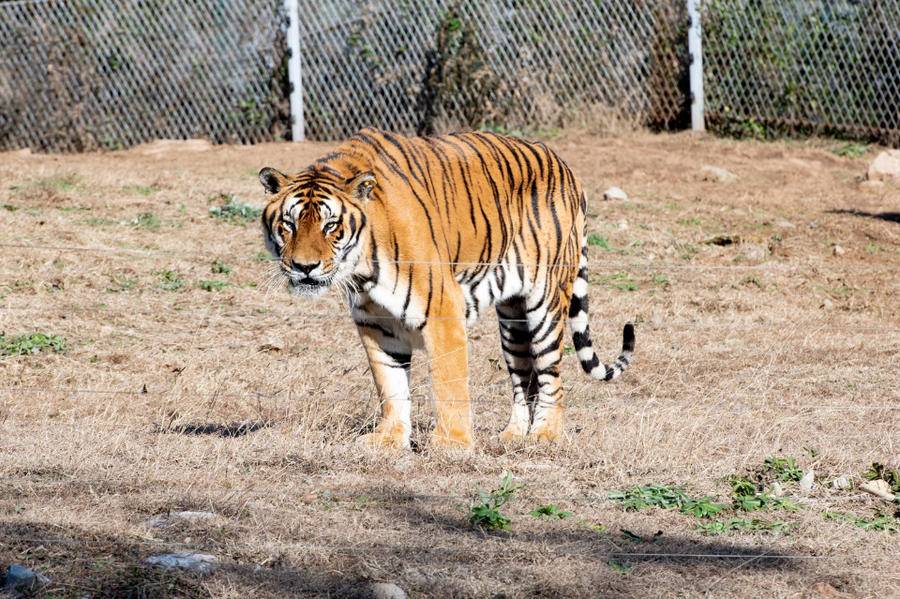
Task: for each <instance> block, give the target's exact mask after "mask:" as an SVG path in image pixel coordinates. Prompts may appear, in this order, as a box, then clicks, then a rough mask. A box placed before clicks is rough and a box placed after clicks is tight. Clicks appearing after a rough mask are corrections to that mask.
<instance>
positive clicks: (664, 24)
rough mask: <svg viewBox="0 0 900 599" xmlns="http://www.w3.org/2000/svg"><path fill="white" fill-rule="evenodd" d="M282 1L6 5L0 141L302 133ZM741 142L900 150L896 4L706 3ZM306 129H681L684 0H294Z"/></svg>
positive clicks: (684, 113)
mask: <svg viewBox="0 0 900 599" xmlns="http://www.w3.org/2000/svg"><path fill="white" fill-rule="evenodd" d="M283 4H284V3H283V1H282V0H192V1H191V2H180V1H176V0H0V149H15V148H21V147H31V148H34V149H37V150H44V151H83V150H90V149H97V148H101V149H114V148H121V147H128V146H131V145H134V144H137V143H141V142H144V141H149V140H152V139H157V138H190V137H205V138H209V139H211V140H213V141H214V142H221V143H233V142H238V143H253V142H259V141H266V140H278V139H287V138H289V135H290V114H289V112H290V108H289V101H288V95H289V84H288V82H287V68H286V62H287V60H286V51H285V47H286V43H285V12H284V8H283ZM702 7H703V26H704V36H703V44H704V46H703V52H704V61H705V65H704V74H705V89H706V106H707V117H708V122H709V125H710V126H711V128H713V129H714V130H717V131H720V132H724V133H726V134H730V135H735V134H737V135H751V136H760V135H775V134H782V133H785V132H798V133H831V134H839V135H844V136H853V137H860V138H864V139H876V140H879V141H883V142H887V143H890V144H894V145H898V144H900V0H705V1H704V2H703V4H702ZM299 15H300V19H299V24H300V37H301V39H300V47H301V54H302V56H301V60H302V83H303V100H304V102H303V104H304V112H305V124H306V132H307V135H308V136H309V137H310V138H312V139H323V140H324V139H340V138H343V137H346V136H348V135H350V134H352V133H353V132H355V131H356V130H358V129H359V128H361V127H364V126H377V127H381V128H385V129H393V130H398V131H403V132H408V133H412V132H420V133H431V132H440V131H445V130H452V129H467V128H479V127H480V128H490V129H495V130H505V131H513V132H515V131H522V132H527V133H535V132H541V131H544V132H547V131H548V130H552V129H556V128H562V127H572V126H575V127H583V128H587V129H601V128H609V127H621V126H624V127H634V126H641V127H651V128H658V129H663V128H681V127H684V126H686V125H687V124H688V109H689V106H688V104H689V102H690V98H689V94H688V92H687V90H688V81H687V78H688V56H687V28H688V20H687V15H686V9H685V2H684V1H683V0H481V1H477V0H299Z"/></svg>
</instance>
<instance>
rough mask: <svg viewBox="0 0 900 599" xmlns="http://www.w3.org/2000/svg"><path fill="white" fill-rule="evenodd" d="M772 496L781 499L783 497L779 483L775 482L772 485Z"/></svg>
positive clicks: (782, 490) (782, 489)
mask: <svg viewBox="0 0 900 599" xmlns="http://www.w3.org/2000/svg"><path fill="white" fill-rule="evenodd" d="M772 495H774V496H775V497H782V496H783V495H784V488H783V487H782V486H781V483H780V482H778V481H775V482H774V483H772Z"/></svg>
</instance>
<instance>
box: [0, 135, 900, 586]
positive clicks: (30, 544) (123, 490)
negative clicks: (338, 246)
mask: <svg viewBox="0 0 900 599" xmlns="http://www.w3.org/2000/svg"><path fill="white" fill-rule="evenodd" d="M553 145H554V146H555V147H557V148H558V149H559V150H560V152H561V153H562V154H563V156H564V157H566V158H567V159H568V160H569V161H570V163H571V165H572V166H573V167H574V169H575V170H576V172H578V173H579V174H580V175H581V176H582V178H583V179H584V180H585V183H586V187H587V189H588V192H589V196H590V198H591V199H590V201H589V205H590V209H589V213H590V218H589V228H590V231H591V232H592V233H594V234H595V235H597V236H600V237H602V238H603V239H604V240H605V244H606V245H607V246H608V247H609V248H610V249H609V251H607V250H606V249H603V248H602V247H601V246H595V247H592V248H591V255H590V258H591V264H590V266H591V271H592V282H593V285H592V289H591V309H592V315H591V321H592V324H593V330H594V331H595V333H594V335H595V343H596V344H597V345H598V347H600V348H605V351H604V353H605V355H606V356H607V357H608V358H611V357H612V356H613V355H614V354H615V351H616V350H617V349H618V344H619V341H620V339H619V335H620V332H621V324H622V323H623V322H625V321H626V320H634V321H635V322H637V323H638V331H637V348H638V353H637V361H636V364H635V365H634V366H633V368H632V369H631V370H629V371H628V372H627V373H626V375H625V376H624V377H623V379H622V380H621V381H619V382H616V383H614V384H603V383H599V382H592V381H590V380H588V379H587V378H586V377H584V375H583V374H582V373H581V372H580V369H579V367H578V364H577V361H576V360H575V358H574V356H570V357H569V358H568V359H567V361H566V363H565V369H564V377H565V378H564V380H565V382H566V388H567V390H568V395H567V403H568V406H569V408H568V411H567V435H566V439H565V440H564V442H563V443H562V444H561V445H559V446H558V447H554V448H547V447H529V446H521V447H515V448H505V447H503V446H501V445H500V444H499V442H498V441H497V439H496V434H497V431H498V430H499V429H500V428H501V427H502V425H503V424H504V423H505V421H506V417H507V415H508V409H509V407H508V402H509V399H510V391H509V388H508V382H507V376H506V374H505V372H504V370H503V369H502V368H501V367H500V365H501V364H502V357H501V354H500V347H499V341H498V336H497V333H496V330H495V327H496V323H495V321H494V319H493V318H485V319H484V320H483V321H482V322H480V323H479V324H478V325H477V326H476V327H475V328H474V330H473V331H472V341H471V344H470V352H471V363H472V364H473V372H472V382H471V385H472V389H473V394H474V396H475V398H476V403H475V413H476V427H477V429H476V435H477V445H478V447H477V449H476V450H475V451H474V452H473V453H471V454H462V455H456V454H446V453H440V452H434V451H429V450H428V448H427V447H425V446H424V445H425V443H426V439H427V432H428V429H429V427H430V418H431V413H430V407H429V401H428V397H429V386H428V381H427V379H426V378H425V376H424V374H423V373H422V372H421V369H419V370H420V372H417V373H416V375H415V380H414V387H415V389H416V391H415V396H416V400H415V408H414V426H415V431H414V440H415V441H418V442H419V443H421V444H422V447H421V448H420V450H419V451H417V452H414V453H408V454H403V453H401V454H388V455H379V454H377V453H375V452H372V451H370V450H368V449H363V448H360V447H358V446H356V445H354V443H353V440H354V438H355V437H356V436H358V435H359V434H360V433H361V432H363V431H365V430H366V429H367V427H369V426H371V424H372V421H373V416H374V414H375V413H376V406H375V405H374V403H373V388H372V384H371V381H370V377H369V374H368V372H367V368H366V362H365V356H364V353H363V351H362V348H361V347H360V344H359V342H358V340H357V338H356V334H355V331H354V328H353V325H352V323H351V322H350V319H349V317H348V316H347V315H346V310H345V309H344V308H343V307H342V305H341V301H340V299H339V298H338V297H337V296H328V297H325V298H323V299H321V300H316V301H309V300H306V301H299V300H297V299H292V298H290V297H289V296H287V295H286V294H282V293H280V292H279V291H277V290H272V291H268V292H266V291H264V290H263V289H261V287H260V285H261V284H262V282H263V279H264V270H265V264H264V262H261V261H260V260H259V258H258V254H259V252H260V251H261V250H262V249H263V248H262V244H261V241H260V238H259V237H260V236H259V232H258V228H257V226H256V225H255V224H251V225H248V226H241V225H234V224H227V223H223V222H221V221H218V220H215V219H213V218H211V217H210V216H209V212H208V210H209V207H210V205H211V202H213V201H214V200H213V198H215V196H216V195H217V194H220V193H223V194H234V195H236V196H237V197H239V198H241V199H242V200H244V201H247V202H250V203H254V204H257V205H259V203H260V202H261V201H262V194H261V190H260V189H259V185H258V183H257V182H256V179H255V174H256V172H257V170H258V169H259V168H260V167H261V166H264V165H272V166H276V167H278V168H280V169H282V170H285V171H291V170H292V169H299V168H301V167H303V166H305V165H306V164H307V163H309V162H310V161H311V160H312V159H313V158H315V157H316V156H317V155H319V154H321V153H323V152H324V151H326V149H327V148H328V147H329V146H328V145H323V144H302V145H287V144H273V145H262V146H255V147H216V148H212V149H207V150H205V151H204V150H203V149H202V148H193V149H192V148H183V147H180V146H178V145H177V144H176V145H174V146H171V147H167V148H164V149H163V150H162V151H155V152H153V151H151V152H148V151H146V149H140V148H139V149H135V150H132V151H129V152H122V153H112V154H89V155H79V156H66V157H60V156H30V155H22V154H15V153H11V154H4V155H0V205H2V206H0V244H2V247H0V331H2V332H5V333H6V334H7V335H19V334H26V333H32V332H46V333H51V334H56V335H60V336H62V337H64V338H65V339H66V343H67V348H68V349H67V351H66V352H65V353H61V354H53V353H40V354H35V355H30V356H18V357H0V566H4V565H5V564H8V563H24V564H27V565H29V566H33V567H35V568H36V569H38V570H40V571H41V572H43V573H45V574H47V575H48V576H50V577H51V578H52V580H53V585H52V587H51V588H50V589H48V590H47V591H46V592H47V593H48V594H52V595H54V596H72V597H82V596H84V595H85V594H86V593H87V594H90V595H91V596H93V597H100V596H122V595H124V594H128V593H131V594H133V595H135V596H141V594H143V596H172V595H178V596H216V597H246V596H287V595H291V594H300V595H322V594H332V595H338V596H353V595H358V594H359V593H360V592H361V590H360V589H362V588H364V584H365V582H367V581H373V580H390V581H394V582H397V583H398V584H400V585H401V586H402V587H404V588H406V589H407V590H408V591H409V592H410V593H411V594H414V595H415V596H434V597H451V596H461V597H462V596H473V597H474V596H478V597H481V596H492V595H500V594H502V595H504V596H509V597H519V596H533V595H540V596H585V595H592V596H596V595H606V596H648V595H653V596H658V595H661V596H671V595H674V594H679V595H683V596H701V595H706V594H710V595H713V596H737V595H751V594H752V595H757V596H798V595H800V596H810V597H816V596H834V597H837V596H843V595H840V593H844V594H846V595H847V596H875V595H882V596H887V595H890V594H891V593H892V592H895V591H896V588H897V585H898V583H900V576H898V572H897V567H896V564H897V559H898V555H897V550H896V540H897V536H896V534H894V535H892V534H890V533H888V532H879V531H866V530H862V529H860V528H857V527H854V526H852V525H851V524H848V523H846V522H839V521H832V520H826V519H824V518H823V516H822V512H824V511H826V510H834V511H842V512H853V513H856V514H858V515H860V516H871V515H872V514H873V513H874V512H875V510H876V509H879V508H881V507H882V506H879V505H878V504H877V501H876V500H875V499H873V498H870V497H868V496H865V495H864V494H862V493H860V492H858V491H854V490H847V491H838V490H835V489H830V488H828V486H827V483H828V481H830V480H831V479H833V478H835V477H837V476H839V475H842V474H849V475H851V476H852V477H855V478H857V479H858V475H859V474H860V473H861V472H862V471H863V470H865V469H866V468H867V467H868V465H869V464H870V463H872V462H874V461H879V462H885V463H890V464H895V465H896V464H898V463H900V448H898V445H897V443H898V441H900V437H898V435H897V430H898V428H900V396H898V389H897V387H898V385H897V371H898V366H900V364H898V356H900V302H898V300H897V298H898V291H900V277H898V276H897V273H898V272H900V223H898V222H897V219H898V215H897V213H898V212H900V192H898V190H896V189H894V188H890V187H882V188H878V187H871V186H868V185H861V183H860V181H859V177H860V175H861V174H862V173H863V172H864V171H865V164H866V160H867V158H863V159H859V160H852V159H847V158H839V157H837V156H835V155H834V154H832V153H831V152H829V151H828V148H829V144H828V143H827V142H816V143H804V144H797V143H773V144H760V143H752V142H742V143H738V142H732V141H727V140H714V139H705V138H701V139H697V138H694V137H691V136H689V135H674V136H672V135H666V136H651V135H646V134H635V135H631V136H628V137H620V138H590V137H585V138H570V139H565V140H557V141H555V142H553ZM704 164H713V165H716V166H720V167H724V168H727V169H729V170H731V171H732V172H734V173H735V174H736V175H737V176H738V180H737V181H736V182H734V183H731V184H724V183H716V182H709V181H703V180H702V176H701V173H700V168H701V166H703V165H704ZM610 185H618V186H620V187H622V188H624V189H625V190H626V191H627V192H628V193H629V195H630V196H631V199H630V200H629V201H628V202H627V203H605V202H602V201H601V196H602V191H603V189H605V188H606V187H608V186H610ZM147 213H152V214H153V215H155V217H156V218H157V221H156V224H154V221H153V219H152V218H150V217H146V216H145V217H141V216H140V215H141V214H147ZM717 235H721V236H731V237H739V238H740V243H736V244H733V245H726V246H718V245H711V244H706V243H704V241H705V240H709V239H711V238H713V237H715V236H717ZM597 242H598V243H600V242H599V241H597ZM835 245H838V246H840V247H841V249H842V250H843V253H841V251H840V250H839V251H838V253H837V254H836V253H835V250H834V246H835ZM215 260H220V261H222V262H224V263H225V264H226V265H228V266H230V267H231V269H232V270H231V272H230V273H228V274H223V273H213V272H212V266H213V262H214V261H215ZM165 271H171V272H172V273H175V274H176V275H177V276H176V278H177V279H179V280H181V281H182V282H183V285H182V287H181V288H179V289H176V290H166V289H164V288H163V287H164V286H165V284H166V283H168V282H171V280H169V281H166V280H165V275H163V274H161V273H163V272H165ZM171 276H172V275H170V279H171ZM212 279H215V280H219V281H222V282H226V283H227V284H228V286H227V287H225V288H224V289H222V290H221V291H205V290H203V289H202V288H201V287H200V281H203V280H212ZM417 359H418V360H419V362H421V360H422V358H421V357H418V358H417ZM775 454H781V455H790V456H794V457H796V458H797V459H798V461H799V462H800V463H801V464H802V465H803V466H804V467H806V468H814V469H815V471H816V473H817V476H818V477H819V480H820V483H821V484H818V485H817V486H816V487H814V489H813V490H812V492H810V493H809V494H806V495H804V494H797V497H795V499H796V500H797V501H798V502H800V503H801V504H802V506H803V509H801V510H800V511H798V512H793V513H777V514H765V515H764V517H765V518H768V519H770V520H772V519H783V520H785V521H787V522H789V523H790V524H791V527H790V529H789V530H788V531H787V532H785V533H781V534H760V533H757V534H741V533H737V534H731V535H725V536H718V537H710V536H704V535H702V534H700V533H699V532H698V531H697V530H696V524H697V522H698V521H697V520H696V519H694V518H691V517H690V516H686V515H682V514H679V513H677V512H674V511H660V510H651V511H646V512H639V513H626V512H623V511H622V509H621V508H620V507H619V506H618V505H616V504H614V503H611V502H609V501H607V500H606V493H607V492H608V491H611V490H614V489H623V488H626V487H630V486H634V485H642V484H651V483H673V482H674V483H681V484H683V485H685V486H686V488H687V489H689V490H690V491H691V492H692V493H694V494H697V495H701V494H709V495H714V496H717V497H719V498H721V499H722V500H726V501H727V495H728V485H727V483H726V482H725V479H726V478H727V477H728V476H730V475H732V474H735V473H743V472H746V471H747V470H748V469H752V468H754V467H756V466H758V465H759V464H760V463H761V462H762V461H763V460H764V458H765V457H767V456H770V455H775ZM507 469H508V470H510V471H512V472H513V473H514V475H515V476H516V478H517V480H518V481H519V482H522V483H524V484H525V485H526V486H525V488H524V489H523V490H522V491H521V492H520V493H519V495H518V496H517V497H516V499H514V500H513V502H512V503H511V504H510V505H509V507H508V509H507V513H508V514H509V515H510V516H511V517H512V518H513V526H512V529H511V530H510V531H509V532H504V533H496V534H485V533H482V532H479V531H476V530H473V529H472V528H471V527H469V526H468V524H467V517H468V515H467V509H468V504H469V498H470V497H471V496H472V493H473V491H474V489H475V488H476V487H482V488H491V487H493V486H494V485H495V484H496V481H497V480H498V477H499V475H500V473H501V472H502V471H504V470H507ZM789 493H797V489H796V488H795V487H791V488H789ZM546 503H554V504H556V505H559V506H560V507H562V508H564V509H567V510H570V511H572V512H574V514H575V516H574V517H572V518H570V519H567V520H560V521H554V522H549V521H538V520H535V519H533V518H531V517H529V516H528V512H529V511H530V510H532V509H533V508H535V507H537V506H538V505H542V504H546ZM184 509H199V510H210V511H213V512H215V513H216V514H218V515H219V517H218V518H217V519H216V520H213V521H202V522H197V523H192V524H182V525H177V526H174V527H171V528H167V529H154V528H149V527H148V526H147V525H146V524H145V522H146V521H147V520H148V519H149V518H150V517H152V516H154V515H158V514H160V513H165V512H167V511H170V510H184ZM882 509H883V508H882ZM597 524H602V525H603V526H604V527H605V531H606V532H603V533H600V532H597V531H596V530H595V529H594V528H593V526H594V525H597ZM620 529H627V530H629V531H633V532H634V533H637V534H638V535H640V536H642V537H644V539H645V540H644V541H634V540H628V539H627V538H626V537H624V536H623V535H622V534H621V533H620ZM657 531H662V534H661V535H660V536H656V537H654V535H655V533H656V532H657ZM180 549H192V550H203V551H207V552H209V553H214V554H215V555H217V556H218V557H219V558H220V559H221V560H222V567H220V568H219V569H218V570H217V571H216V572H215V573H214V574H212V575H210V576H208V577H203V578H200V577H194V576H192V575H187V574H164V573H160V572H158V571H155V570H153V569H150V568H149V567H146V566H143V565H141V561H142V560H143V559H144V558H146V557H147V556H148V555H151V554H153V553H161V552H165V551H172V550H180ZM713 555H715V556H725V557H709V556H713ZM698 556H699V557H698ZM735 556H741V557H735ZM772 556H775V557H772ZM784 556H787V557H784ZM622 570H624V572H623V571H622ZM829 593H832V594H829Z"/></svg>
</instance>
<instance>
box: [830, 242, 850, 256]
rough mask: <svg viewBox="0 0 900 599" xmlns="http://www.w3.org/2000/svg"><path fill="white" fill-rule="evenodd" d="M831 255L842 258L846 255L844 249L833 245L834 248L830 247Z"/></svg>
mask: <svg viewBox="0 0 900 599" xmlns="http://www.w3.org/2000/svg"><path fill="white" fill-rule="evenodd" d="M831 253H832V254H834V255H835V256H843V255H844V254H846V253H847V250H845V249H844V248H842V247H841V246H839V245H835V246H832V248H831Z"/></svg>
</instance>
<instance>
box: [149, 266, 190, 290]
mask: <svg viewBox="0 0 900 599" xmlns="http://www.w3.org/2000/svg"><path fill="white" fill-rule="evenodd" d="M155 274H157V275H159V278H160V279H161V281H160V284H159V288H160V289H162V290H163V291H178V290H179V289H181V288H182V287H184V279H182V278H181V275H179V274H178V273H177V272H175V271H174V270H160V271H157V272H156V273H155Z"/></svg>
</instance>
